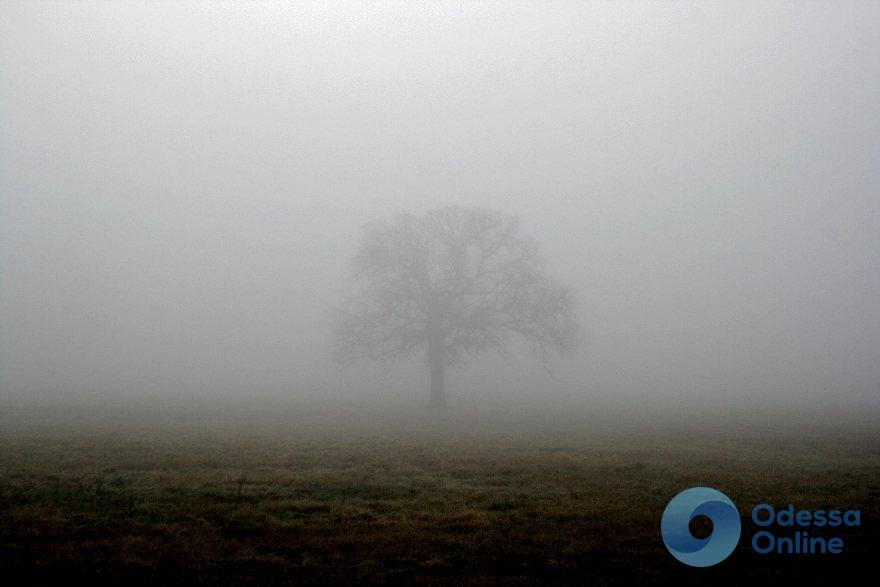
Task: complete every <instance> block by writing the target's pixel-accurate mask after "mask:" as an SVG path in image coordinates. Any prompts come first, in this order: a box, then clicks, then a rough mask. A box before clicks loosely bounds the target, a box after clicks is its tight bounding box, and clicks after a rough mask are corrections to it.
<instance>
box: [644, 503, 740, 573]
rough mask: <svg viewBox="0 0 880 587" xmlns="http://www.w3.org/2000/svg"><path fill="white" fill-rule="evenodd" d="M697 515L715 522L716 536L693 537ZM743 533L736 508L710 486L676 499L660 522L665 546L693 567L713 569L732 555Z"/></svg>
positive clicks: (664, 512)
mask: <svg viewBox="0 0 880 587" xmlns="http://www.w3.org/2000/svg"><path fill="white" fill-rule="evenodd" d="M696 516H706V517H707V518H709V519H710V520H712V533H711V534H710V535H709V536H708V537H707V538H695V537H694V535H693V534H691V531H690V528H689V526H690V523H691V520H692V519H694V518H695V517H696ZM741 530H742V526H741V524H740V521H739V512H738V511H737V510H736V506H735V505H733V502H732V501H730V498H729V497H727V496H726V495H724V494H723V493H721V492H720V491H718V490H716V489H712V488H710V487H691V488H690V489H685V490H684V491H682V492H681V493H679V494H678V495H676V496H675V497H673V498H672V501H670V502H669V505H667V506H666V509H665V510H663V518H662V519H661V520H660V533H661V534H662V535H663V544H665V545H666V548H668V549H669V552H670V553H671V554H672V556H674V557H675V558H677V559H678V560H680V561H681V562H683V563H684V564H686V565H690V566H692V567H711V566H712V565H717V564H718V563H720V562H721V561H723V560H724V559H726V558H727V557H728V556H730V553H731V552H733V549H734V548H736V544H737V542H739V535H740V531H741Z"/></svg>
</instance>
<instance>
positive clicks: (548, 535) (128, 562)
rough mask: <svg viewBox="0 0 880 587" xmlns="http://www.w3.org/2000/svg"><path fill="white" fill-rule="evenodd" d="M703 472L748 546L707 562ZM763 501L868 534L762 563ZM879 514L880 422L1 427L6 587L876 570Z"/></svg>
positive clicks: (132, 418)
mask: <svg viewBox="0 0 880 587" xmlns="http://www.w3.org/2000/svg"><path fill="white" fill-rule="evenodd" d="M691 420H692V422H693V421H698V420H695V419H691ZM694 485H708V486H712V487H715V488H718V489H720V490H721V491H723V492H725V493H726V494H727V495H729V496H730V497H731V499H733V501H734V502H735V503H736V504H737V505H738V506H739V509H740V513H741V515H742V516H743V531H744V537H743V539H742V540H741V542H740V546H739V548H738V549H737V550H736V551H735V552H734V554H733V555H732V556H731V557H730V558H729V559H727V560H726V561H724V562H723V563H721V564H720V565H718V566H716V567H712V568H708V569H691V568H688V567H685V566H683V565H682V564H680V563H678V562H676V561H675V560H673V559H672V557H671V556H670V555H669V554H668V553H667V552H666V550H665V548H664V547H663V544H662V542H661V539H660V534H659V521H660V516H661V513H662V511H663V508H664V507H665V505H666V503H667V502H668V501H669V499H670V498H671V497H672V496H674V495H675V494H676V493H678V492H679V491H681V490H682V489H685V488H688V487H691V486H694ZM760 502H769V503H771V504H775V505H786V504H788V503H794V504H796V505H797V506H799V507H803V508H806V507H812V508H820V507H823V508H827V507H852V508H858V509H860V510H861V511H862V526H861V528H857V529H853V530H851V531H849V532H842V535H843V536H844V538H845V542H846V552H845V553H844V554H841V555H836V556H832V555H825V556H803V555H801V556H798V555H765V556H759V555H756V554H753V553H752V552H751V551H750V549H749V548H748V540H749V537H750V534H751V532H752V524H751V522H750V520H749V514H750V508H751V506H752V505H754V504H756V503H760ZM878 519H880V433H878V432H877V430H876V429H875V428H874V427H873V426H871V425H867V424H866V425H861V426H860V425H854V424H850V425H843V424H840V423H830V422H825V423H821V422H820V423H816V422H815V421H814V422H812V423H810V422H807V421H802V422H800V423H797V422H789V423H787V424H786V425H785V426H784V428H782V429H781V428H780V427H779V426H778V425H772V424H770V423H754V422H750V421H748V419H746V418H743V420H742V421H727V422H720V421H708V422H705V423H703V424H693V423H689V424H687V425H683V424H678V423H677V422H676V421H675V419H669V418H666V419H662V418H650V419H644V418H643V419H641V420H639V421H633V420H632V419H628V418H626V417H625V416H623V415H621V416H619V417H614V418H606V419H605V420H602V419H600V418H597V417H596V416H595V415H594V416H588V415H585V414H578V413H574V414H573V413H571V411H564V410H563V411H559V412H558V413H550V412H544V413H542V414H538V415H531V416H527V415H522V414H518V415H517V414H506V415H498V414H495V415H491V416H489V415H486V414H474V413H467V414H463V413H457V412H455V411H449V412H444V413H439V414H438V413H431V412H412V413H407V412H394V413H385V414H380V413H378V412H375V413H363V412H358V411H342V410H337V411H334V410H316V409H313V410H308V411H304V412H296V411H292V410H291V411H288V412H284V413H282V412H278V411H276V412H275V413H274V414H273V415H272V416H271V417H269V416H266V417H256V416H254V415H252V414H251V415H247V414H241V413H240V414H238V415H237V416H233V415H229V414H226V415H223V416H222V417H213V418H211V417H206V416H204V414H202V415H201V416H196V415H189V416H186V415H183V416H181V415H178V416H176V417H172V415H170V414H165V415H161V414H160V415H156V414H154V415H152V416H150V417H149V418H146V417H144V416H138V415H128V416H127V417H121V416H120V415H118V414H116V415H114V414H109V413H108V414H97V415H94V416H92V417H79V419H77V418H75V417H74V416H72V415H70V414H67V415H58V416H55V417H52V418H49V417H47V416H46V413H45V412H32V413H21V414H7V416H6V417H5V418H4V419H3V429H2V436H0V576H2V577H4V579H5V581H4V582H5V583H6V584H12V583H25V582H27V583H29V584H33V583H34V582H36V583H41V582H42V583H61V582H69V581H70V580H72V579H73V578H77V577H78V578H86V579H90V580H92V581H99V582H112V583H119V582H123V581H124V582H127V583H153V584H157V583H162V584H167V583H193V582H208V583H225V584H242V583H254V584H267V583H270V584H271V583H304V582H305V583H310V582H311V583H325V584H332V583H350V584H351V583H375V582H389V583H390V582H401V581H404V582H420V583H438V584H450V583H476V584H495V583H499V582H500V583H504V584H520V583H522V584H534V583H542V584H543V583H551V584H552V583H574V584H580V583H587V584H595V583H633V582H639V583H644V582H668V583H692V582H707V583H718V582H729V583H739V584H742V583H746V582H751V583H758V584H762V583H770V582H773V583H779V582H790V583H804V582H807V583H820V582H829V581H834V582H838V581H846V580H847V579H848V578H854V577H856V576H857V573H858V572H859V570H862V571H863V572H869V571H871V569H873V565H872V564H871V563H872V562H873V561H872V558H873V557H875V556H876V554H877V547H878V544H880V533H878V527H877V523H878ZM826 532H827V531H826ZM817 535H819V534H818V532H817ZM866 576H870V574H869V575H866ZM9 581H11V582H12V583H10V582H9Z"/></svg>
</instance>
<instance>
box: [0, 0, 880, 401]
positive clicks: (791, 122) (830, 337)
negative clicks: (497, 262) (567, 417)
mask: <svg viewBox="0 0 880 587" xmlns="http://www.w3.org/2000/svg"><path fill="white" fill-rule="evenodd" d="M878 56H880V3H878V2H865V3H854V2H830V3H807V2H797V3H786V4H775V3H768V2H761V3H757V2H756V3H745V2H742V3H739V2H737V3H724V4H715V3H708V2H700V3H694V4H687V3H675V4H672V3H669V4H662V3H645V4H639V3H624V2H615V3H607V4H591V3H572V4H566V3H543V2H542V3H534V4H532V3H501V4H473V3H463V4H452V3H424V4H417V3H393V4H392V3H388V4H379V3H375V4H373V3H363V4H353V3H352V4H340V5H333V4H330V3H319V4H314V5H311V4H305V3H296V4H294V5H281V4H259V5H256V4H254V5H252V4H247V5H245V4H244V3H241V4H239V3H229V4H211V5H209V4H182V3H150V4H137V3H133V2H131V3H129V2H125V3H122V2H119V3H109V2H108V3H101V4H91V3H73V2H70V3H62V2H57V3H46V4H43V3H37V2H20V3H18V2H4V3H3V6H2V8H0V400H2V399H3V397H4V396H5V397H6V398H14V399H22V398H37V399H39V398H48V399H53V398H63V397H71V396H78V395H81V396H83V397H87V396H88V397H102V398H117V399H118V398H129V397H134V396H137V397H140V398H142V397H151V396H155V397H168V396H181V397H197V398H202V397H207V398H211V397H215V396H218V397H219V396H241V397H254V398H260V397H270V396H271V397H291V398H298V397H334V398H344V397H348V396H351V395H353V396H358V397H368V396H369V394H377V393H388V394H397V395H398V396H399V397H406V398H409V399H410V400H411V401H412V402H414V403H417V402H419V401H423V400H424V399H425V394H426V385H427V383H426V374H425V373H424V372H423V371H424V370H423V368H422V365H420V364H413V365H400V366H398V367H395V368H393V369H384V368H377V367H370V366H363V367H354V368H349V369H345V370H342V369H340V368H338V367H336V366H334V365H333V364H332V362H331V360H330V353H329V346H330V342H331V338H330V336H331V332H330V330H329V328H328V326H329V323H330V316H331V313H330V312H331V309H332V307H333V306H334V304H336V303H337V302H338V301H339V300H340V299H341V298H342V297H343V296H344V295H345V294H346V293H347V292H348V291H349V290H348V289H347V288H348V287H349V285H348V284H349V281H348V280H349V258H350V256H351V254H352V253H353V252H354V248H355V246H356V243H357V237H358V230H359V227H360V226H361V225H362V224H363V223H365V222H368V221H371V220H375V219H377V218H382V217H385V216H388V215H390V214H393V213H395V212H396V211H399V210H412V211H415V212H421V211H425V210H428V209H430V208H432V207H435V206H439V205H444V204H458V205H475V206H488V207H493V208H500V209H503V210H505V211H508V212H512V213H516V214H519V215H521V217H522V219H523V223H524V226H525V228H526V230H527V232H529V233H530V234H531V235H532V236H534V237H535V238H536V239H537V240H538V241H539V242H540V243H541V245H542V251H543V255H544V257H545V258H546V259H547V262H548V267H549V269H550V271H551V272H552V274H553V275H554V276H555V277H556V278H557V279H558V280H560V281H563V282H565V283H567V284H568V285H569V286H570V287H571V288H572V289H573V290H574V291H575V292H576V295H577V300H578V303H579V313H580V316H581V322H582V325H583V329H584V334H585V339H586V343H585V345H584V346H583V347H582V348H581V349H580V350H579V351H578V353H576V354H575V356H574V357H572V358H570V359H566V360H564V361H557V362H556V373H555V378H554V379H549V378H548V377H547V375H546V374H545V373H544V372H543V371H542V370H541V369H540V367H539V366H538V364H537V363H536V362H528V361H523V362H515V363H514V364H508V363H505V362H503V361H501V360H498V359H493V358H491V357H489V358H487V359H486V360H483V361H481V362H478V363H474V364H473V365H472V366H471V367H470V368H468V369H465V370H464V371H451V372H450V373H449V374H448V384H449V390H450V399H451V401H452V402H453V403H454V402H455V401H456V398H457V397H458V398H462V397H471V396H477V395H479V394H480V393H487V394H488V393H493V394H496V395H498V394H500V395H503V394H504V393H511V394H524V393H525V394H528V393H532V394H534V396H535V397H553V396H554V394H558V395H559V396H560V397H562V396H565V397H572V396H574V397H579V398H587V399H589V398H591V397H597V398H598V397H612V396H613V397H621V398H625V399H630V400H633V399H642V398H668V399H669V400H670V401H675V402H682V404H684V403H686V402H688V401H701V402H712V401H716V400H720V398H725V399H727V398H739V399H743V400H748V399H757V398H763V399H767V398H769V399H770V400H773V401H790V402H793V403H795V404H798V405H800V403H804V404H805V403H808V402H816V401H821V402H823V403H828V404H843V405H852V406H854V407H858V406H864V405H868V404H870V405H875V406H876V405H877V404H878V400H880V397H878V396H880V58H878ZM499 366H500V367H501V368H497V367H499ZM490 367H491V368H490Z"/></svg>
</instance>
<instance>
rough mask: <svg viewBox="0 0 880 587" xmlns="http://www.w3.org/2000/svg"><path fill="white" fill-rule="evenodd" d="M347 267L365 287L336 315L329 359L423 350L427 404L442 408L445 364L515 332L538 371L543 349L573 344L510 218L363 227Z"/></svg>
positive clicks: (569, 323)
mask: <svg viewBox="0 0 880 587" xmlns="http://www.w3.org/2000/svg"><path fill="white" fill-rule="evenodd" d="M353 266H354V272H355V277H356V279H358V280H359V281H360V282H361V284H362V285H363V287H362V289H361V291H360V292H359V294H358V295H356V296H354V297H352V298H350V299H349V300H348V301H347V302H346V304H345V305H344V307H343V308H342V309H341V310H340V312H339V316H338V321H337V325H336V335H337V344H338V347H337V358H338V359H340V360H343V361H347V360H353V359H359V358H368V359H383V358H396V357H400V356H406V355H412V354H414V353H420V352H424V353H425V354H426V358H427V363H428V367H429V369H430V405H431V406H434V407H441V406H444V405H445V402H446V400H445V395H444V381H443V380H444V373H445V370H446V367H447V365H451V364H456V363H459V362H461V361H463V360H465V359H466V358H468V357H469V356H472V355H476V354H479V353H481V352H483V351H487V350H490V349H494V350H498V351H501V352H504V349H505V346H506V344H507V343H508V342H509V341H510V340H511V338H514V337H517V336H518V337H520V338H522V339H524V340H525V341H527V342H528V343H529V344H530V345H531V347H532V350H533V351H534V352H535V353H536V354H537V355H538V357H539V358H540V359H541V360H542V361H543V362H544V364H545V365H546V364H547V358H548V350H551V349H552V350H556V351H558V352H560V353H561V354H564V353H566V352H568V351H570V350H571V349H573V348H574V347H575V346H576V344H577V342H578V337H577V326H576V324H575V320H574V311H573V300H572V297H571V295H570V293H569V292H568V290H566V289H564V288H562V287H559V286H556V285H553V284H551V283H550V282H549V281H548V279H547V278H546V276H545V274H544V265H543V262H542V261H541V259H540V258H539V256H538V254H537V245H536V244H535V242H534V241H532V240H531V239H529V238H526V237H525V236H523V235H522V234H521V231H520V225H519V222H518V220H517V218H515V217H513V216H510V215H507V214H504V213H501V212H497V211H493V210H486V209H481V208H461V207H446V208H440V209H437V210H434V211H431V212H428V213H427V214H425V215H423V216H415V215H412V214H400V215H398V216H397V217H396V218H395V219H394V220H393V221H391V222H376V223H372V224H368V225H366V226H365V227H364V233H363V235H362V240H361V243H360V248H359V250H358V252H357V254H356V255H355V257H354V259H353Z"/></svg>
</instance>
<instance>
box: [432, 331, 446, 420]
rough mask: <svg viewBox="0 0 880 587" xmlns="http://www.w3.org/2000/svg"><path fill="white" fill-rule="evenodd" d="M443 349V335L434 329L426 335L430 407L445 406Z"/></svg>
mask: <svg viewBox="0 0 880 587" xmlns="http://www.w3.org/2000/svg"><path fill="white" fill-rule="evenodd" d="M445 354H446V353H445V352H444V349H443V336H442V334H441V333H439V332H437V331H435V332H432V333H431V335H430V336H429V337H428V368H429V369H430V371H431V396H430V400H429V402H428V405H429V406H431V407H432V408H445V407H446V390H445V389H444V387H443V375H444V373H445V371H446V357H445Z"/></svg>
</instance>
